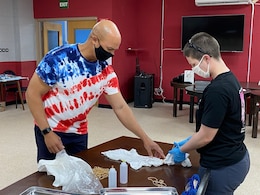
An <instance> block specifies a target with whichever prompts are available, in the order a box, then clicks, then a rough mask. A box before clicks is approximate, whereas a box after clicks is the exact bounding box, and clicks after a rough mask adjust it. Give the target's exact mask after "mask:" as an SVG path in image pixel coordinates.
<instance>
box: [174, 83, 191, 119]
mask: <svg viewBox="0 0 260 195" xmlns="http://www.w3.org/2000/svg"><path fill="white" fill-rule="evenodd" d="M190 85H192V84H190V83H178V82H173V81H171V86H172V87H173V116H174V117H177V102H178V90H179V91H180V98H179V110H182V104H183V90H184V89H185V87H187V86H190Z"/></svg>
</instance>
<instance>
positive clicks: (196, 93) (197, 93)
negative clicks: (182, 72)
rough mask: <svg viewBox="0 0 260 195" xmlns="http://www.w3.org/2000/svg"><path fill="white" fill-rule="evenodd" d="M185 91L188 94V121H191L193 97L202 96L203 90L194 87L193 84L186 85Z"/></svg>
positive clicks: (199, 97)
mask: <svg viewBox="0 0 260 195" xmlns="http://www.w3.org/2000/svg"><path fill="white" fill-rule="evenodd" d="M185 90H186V93H187V94H189V95H190V114H189V122H190V123H193V117H194V97H197V98H198V99H201V98H202V94H203V90H201V89H196V88H195V86H188V87H186V88H185Z"/></svg>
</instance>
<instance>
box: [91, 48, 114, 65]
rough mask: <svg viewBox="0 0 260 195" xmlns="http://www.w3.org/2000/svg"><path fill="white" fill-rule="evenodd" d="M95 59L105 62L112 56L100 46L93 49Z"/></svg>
mask: <svg viewBox="0 0 260 195" xmlns="http://www.w3.org/2000/svg"><path fill="white" fill-rule="evenodd" d="M95 53H96V57H97V59H98V60H100V61H105V60H107V59H108V58H110V57H113V56H114V55H113V54H111V53H109V52H107V51H106V50H104V49H103V47H102V46H101V45H100V46H99V47H98V48H95Z"/></svg>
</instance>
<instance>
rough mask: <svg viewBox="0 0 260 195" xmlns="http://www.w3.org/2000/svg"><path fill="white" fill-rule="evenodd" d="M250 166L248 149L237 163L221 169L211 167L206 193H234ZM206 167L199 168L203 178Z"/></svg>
mask: <svg viewBox="0 0 260 195" xmlns="http://www.w3.org/2000/svg"><path fill="white" fill-rule="evenodd" d="M249 168H250V158H249V154H248V151H247V152H246V154H245V156H244V158H243V159H242V160H241V161H239V162H238V163H236V164H233V165H230V166H227V167H223V168H220V169H211V170H210V178H209V183H208V187H207V190H206V193H205V195H233V194H234V191H235V190H236V188H237V187H238V186H239V185H240V184H241V183H242V182H243V181H244V179H245V177H246V175H247V173H248V171H249ZM205 170H206V168H204V167H200V168H199V176H200V178H202V176H203V174H204V172H205Z"/></svg>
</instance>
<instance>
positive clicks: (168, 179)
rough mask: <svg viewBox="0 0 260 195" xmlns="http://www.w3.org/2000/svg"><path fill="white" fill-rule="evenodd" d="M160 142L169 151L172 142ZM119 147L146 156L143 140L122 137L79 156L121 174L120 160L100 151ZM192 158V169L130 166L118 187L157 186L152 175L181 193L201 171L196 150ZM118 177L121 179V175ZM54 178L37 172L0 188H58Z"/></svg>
mask: <svg viewBox="0 0 260 195" xmlns="http://www.w3.org/2000/svg"><path fill="white" fill-rule="evenodd" d="M157 143H158V144H159V145H160V146H161V147H162V149H163V151H164V153H165V154H167V153H168V151H169V150H170V149H171V147H172V144H167V143H162V142H157ZM119 148H124V149H127V150H130V149H131V148H135V149H136V150H137V152H138V153H139V154H141V155H147V152H146V150H145V149H144V147H143V142H142V141H141V140H140V139H137V138H131V137H124V136H123V137H119V138H116V139H114V140H111V141H108V142H105V143H103V144H100V145H98V146H96V147H93V148H90V149H88V150H85V151H83V152H80V153H78V154H77V155H76V156H77V157H80V158H82V159H83V160H85V161H86V162H88V163H89V164H90V165H91V167H92V168H93V167H94V166H100V167H103V168H110V167H111V166H112V165H113V166H114V167H115V169H116V170H117V172H118V175H119V165H120V161H114V160H110V159H108V158H107V157H105V156H103V155H102V154H101V152H104V151H107V150H112V149H119ZM189 158H190V160H191V162H192V165H193V166H192V167H191V168H184V167H182V166H181V165H171V166H168V165H162V166H159V167H142V168H141V169H139V170H134V169H132V168H130V166H129V177H128V183H127V184H125V185H122V184H119V183H118V187H155V186H154V185H153V184H152V182H151V181H149V180H148V179H147V178H148V177H150V176H152V177H156V178H158V179H163V180H164V182H165V183H166V184H167V186H172V187H175V188H176V189H177V191H178V192H179V194H180V193H181V192H182V191H184V186H185V185H186V182H187V179H188V178H190V177H191V176H192V175H193V174H195V173H197V171H198V167H199V154H198V153H197V152H195V151H194V152H192V153H190V157H189ZM117 180H118V181H119V178H118V179H117ZM53 181H54V177H53V176H48V175H47V174H46V173H40V172H35V173H33V174H31V175H29V176H27V177H25V178H24V179H21V180H19V181H17V182H16V183H14V184H12V185H10V186H8V187H6V188H4V189H3V190H1V191H0V194H4V195H14V194H15V195H18V194H19V193H21V192H23V191H24V190H25V189H27V188H29V187H31V186H40V187H47V188H53V189H55V188H54V187H53V186H52V183H53ZM101 183H102V185H103V187H107V186H108V179H103V180H101ZM56 189H57V188H56ZM58 189H60V188H58Z"/></svg>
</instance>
